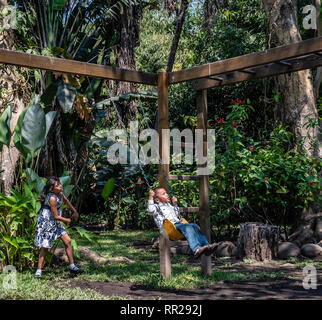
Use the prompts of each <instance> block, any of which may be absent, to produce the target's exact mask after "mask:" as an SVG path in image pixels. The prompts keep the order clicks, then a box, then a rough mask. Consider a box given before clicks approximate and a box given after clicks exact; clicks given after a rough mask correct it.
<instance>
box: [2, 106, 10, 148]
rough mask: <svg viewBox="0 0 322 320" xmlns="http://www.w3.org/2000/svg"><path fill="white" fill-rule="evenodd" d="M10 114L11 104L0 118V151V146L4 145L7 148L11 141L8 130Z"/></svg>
mask: <svg viewBox="0 0 322 320" xmlns="http://www.w3.org/2000/svg"><path fill="white" fill-rule="evenodd" d="M11 112H12V103H11V104H9V106H8V107H7V108H6V110H5V111H4V112H3V113H2V115H1V117H0V151H1V150H2V146H3V145H6V146H7V147H8V148H9V145H10V140H11V130H10V121H11Z"/></svg>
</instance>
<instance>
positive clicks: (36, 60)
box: [0, 49, 158, 86]
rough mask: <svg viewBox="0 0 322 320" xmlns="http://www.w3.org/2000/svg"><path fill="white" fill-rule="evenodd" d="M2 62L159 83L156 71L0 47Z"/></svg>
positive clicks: (105, 77)
mask: <svg viewBox="0 0 322 320" xmlns="http://www.w3.org/2000/svg"><path fill="white" fill-rule="evenodd" d="M0 63H5V64H12V65H16V66H21V67H27V68H34V69H42V70H49V71H56V72H64V73H71V74H80V75H84V76H89V77H94V78H104V79H110V80H118V81H127V82H135V83H142V84H147V85H153V86H155V85H157V83H158V76H157V74H154V73H148V72H139V71H134V70H126V69H120V68H116V67H110V66H103V65H98V64H94V63H87V62H81V61H74V60H68V59H61V58H55V57H45V56H40V55H35V54H29V53H23V52H16V51H12V50H6V49H0Z"/></svg>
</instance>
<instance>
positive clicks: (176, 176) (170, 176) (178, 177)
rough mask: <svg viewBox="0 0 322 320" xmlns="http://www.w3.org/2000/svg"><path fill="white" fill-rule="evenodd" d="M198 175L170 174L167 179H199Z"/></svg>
mask: <svg viewBox="0 0 322 320" xmlns="http://www.w3.org/2000/svg"><path fill="white" fill-rule="evenodd" d="M199 179H200V176H193V175H176V174H170V175H169V180H180V181H190V180H199Z"/></svg>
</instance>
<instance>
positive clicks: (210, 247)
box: [205, 243, 218, 256]
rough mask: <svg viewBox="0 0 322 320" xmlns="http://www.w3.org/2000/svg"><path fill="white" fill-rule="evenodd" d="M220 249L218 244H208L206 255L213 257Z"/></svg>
mask: <svg viewBox="0 0 322 320" xmlns="http://www.w3.org/2000/svg"><path fill="white" fill-rule="evenodd" d="M217 247H218V243H212V244H208V245H207V250H206V252H205V255H206V256H210V255H212V254H213V253H215V251H216V249H217Z"/></svg>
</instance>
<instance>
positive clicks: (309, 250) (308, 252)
mask: <svg viewBox="0 0 322 320" xmlns="http://www.w3.org/2000/svg"><path fill="white" fill-rule="evenodd" d="M301 254H302V255H303V256H305V257H308V258H315V257H317V256H320V255H322V247H320V246H319V245H317V244H313V243H307V244H304V245H303V246H302V247H301Z"/></svg>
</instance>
